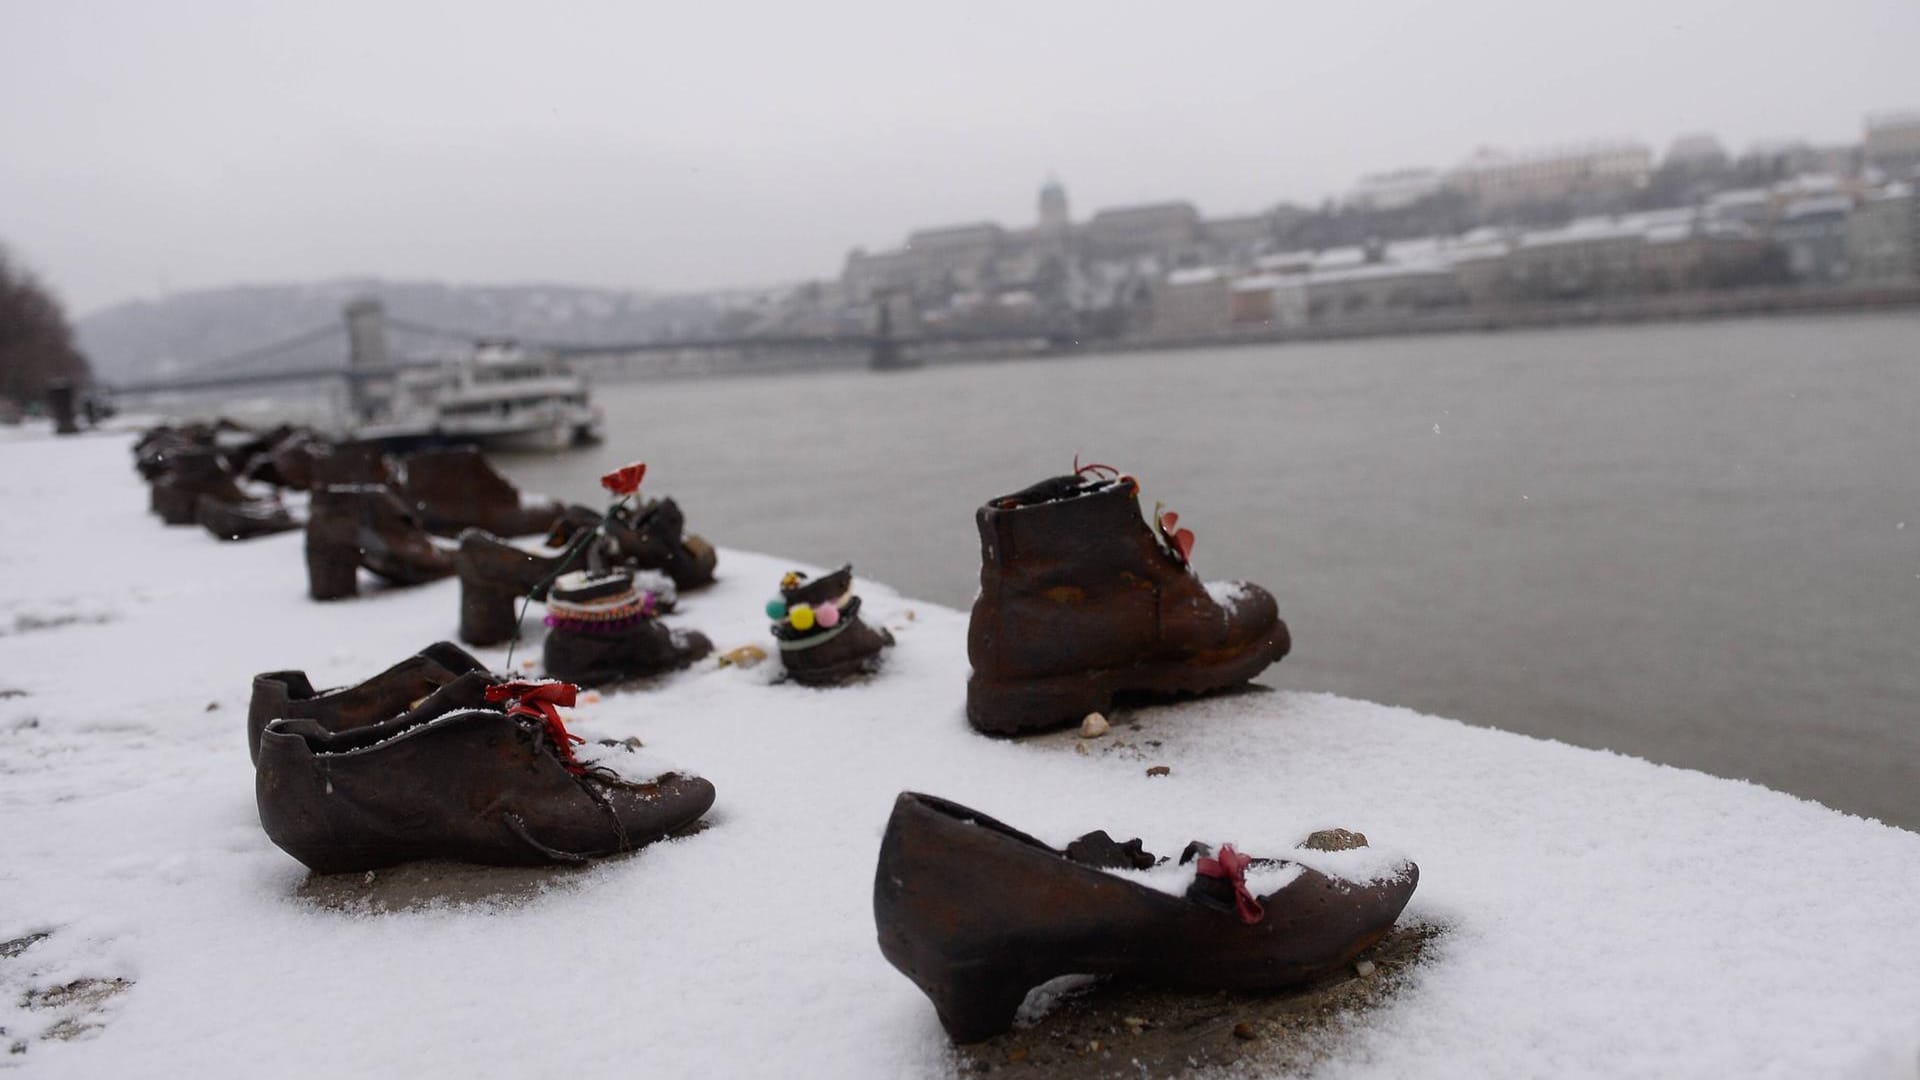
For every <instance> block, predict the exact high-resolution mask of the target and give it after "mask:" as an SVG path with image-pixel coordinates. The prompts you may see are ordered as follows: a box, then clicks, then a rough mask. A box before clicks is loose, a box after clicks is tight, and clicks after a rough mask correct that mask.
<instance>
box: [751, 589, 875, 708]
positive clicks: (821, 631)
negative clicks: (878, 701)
mask: <svg viewBox="0 0 1920 1080" xmlns="http://www.w3.org/2000/svg"><path fill="white" fill-rule="evenodd" d="M767 615H768V616H769V617H771V618H773V619H774V620H775V621H774V624H773V638H774V641H775V643H776V644H777V645H778V646H779V649H780V663H781V665H782V666H783V667H785V668H786V671H787V677H788V678H790V679H792V680H793V681H794V682H797V683H800V684H801V685H803V686H834V685H837V684H839V683H843V682H845V681H847V680H848V679H851V678H853V677H854V676H856V675H865V674H870V673H872V672H874V671H876V670H878V669H879V667H880V661H881V656H882V653H881V650H883V649H887V648H889V647H891V646H892V645H893V634H892V633H891V632H889V631H888V630H887V629H886V628H885V627H881V628H880V629H878V630H876V629H874V628H873V627H871V626H868V625H867V624H866V623H865V622H863V621H862V620H861V618H860V598H859V597H858V596H855V595H854V594H853V567H852V565H851V564H849V565H847V566H842V567H841V568H840V569H838V570H836V571H834V572H833V573H831V574H827V575H824V576H822V577H818V578H815V579H813V580H811V581H808V580H807V579H806V575H804V574H800V573H798V572H795V573H790V574H788V575H787V576H786V578H785V579H784V580H782V581H781V583H780V595H779V597H777V598H776V599H774V600H772V601H770V602H769V603H768V604H767ZM803 623H804V625H802V624H803Z"/></svg>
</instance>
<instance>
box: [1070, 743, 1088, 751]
mask: <svg viewBox="0 0 1920 1080" xmlns="http://www.w3.org/2000/svg"><path fill="white" fill-rule="evenodd" d="M1073 752H1074V753H1076V754H1084V753H1086V752H1087V744H1086V743H1083V742H1077V743H1074V744H1073Z"/></svg>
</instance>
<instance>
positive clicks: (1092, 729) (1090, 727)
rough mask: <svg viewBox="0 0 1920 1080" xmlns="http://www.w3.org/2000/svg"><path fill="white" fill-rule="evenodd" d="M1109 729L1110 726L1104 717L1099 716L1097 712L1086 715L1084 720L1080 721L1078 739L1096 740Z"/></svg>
mask: <svg viewBox="0 0 1920 1080" xmlns="http://www.w3.org/2000/svg"><path fill="white" fill-rule="evenodd" d="M1111 728H1112V725H1110V724H1108V723H1107V718H1106V717H1104V716H1101V715H1100V714H1099V713H1097V712H1090V713H1088V714H1087V716H1086V719H1084V720H1082V721H1080V737H1081V738H1083V739H1097V738H1099V737H1100V736H1102V735H1105V734H1106V733H1107V732H1108V731H1109V730H1111Z"/></svg>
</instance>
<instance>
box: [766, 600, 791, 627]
mask: <svg viewBox="0 0 1920 1080" xmlns="http://www.w3.org/2000/svg"><path fill="white" fill-rule="evenodd" d="M786 617H787V601H786V599H785V598H784V597H779V596H776V597H774V598H773V599H771V600H769V601H767V618H769V619H772V620H774V621H776V622H778V621H779V620H781V619H784V618H786Z"/></svg>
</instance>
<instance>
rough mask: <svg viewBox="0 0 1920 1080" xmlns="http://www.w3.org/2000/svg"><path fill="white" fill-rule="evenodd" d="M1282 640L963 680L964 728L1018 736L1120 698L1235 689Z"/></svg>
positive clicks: (1271, 657) (1274, 655) (1282, 649)
mask: <svg viewBox="0 0 1920 1080" xmlns="http://www.w3.org/2000/svg"><path fill="white" fill-rule="evenodd" d="M1284 641H1286V638H1285V637H1284V635H1275V636H1273V637H1269V638H1268V639H1266V640H1265V641H1261V642H1258V643H1255V644H1254V645H1251V646H1248V647H1247V648H1245V649H1241V650H1237V651H1234V652H1232V653H1228V654H1225V655H1220V656H1215V657H1212V658H1209V657H1208V655H1207V654H1201V655H1200V656H1199V657H1190V658H1188V659H1185V660H1181V661H1177V662H1168V663H1161V664H1141V665H1138V666H1135V667H1130V668H1107V669H1102V670H1095V671H1087V672H1079V673H1075V674H1072V675H1057V676H1053V677H1050V678H1041V679H1020V680H1013V681H1001V682H995V681H989V680H986V679H982V678H981V677H980V675H979V674H978V673H977V672H976V673H975V674H974V675H972V676H971V677H969V678H968V680H967V722H968V723H969V724H972V725H973V727H974V730H976V731H981V732H985V733H987V734H989V735H1019V734H1024V733H1027V732H1036V731H1045V730H1049V729H1052V728H1059V727H1066V726H1067V725H1069V724H1078V723H1079V722H1080V721H1081V720H1082V719H1084V718H1085V717H1086V715H1087V714H1088V713H1091V712H1099V713H1104V712H1107V711H1109V710H1111V709H1112V708H1113V699H1114V697H1115V696H1116V695H1118V694H1123V693H1135V694H1148V695H1152V696H1155V697H1192V696H1197V695H1200V694H1208V693H1212V692H1214V691H1217V690H1225V689H1227V688H1228V687H1232V686H1238V685H1240V684H1241V683H1244V682H1246V681H1247V680H1249V679H1251V678H1253V677H1254V676H1256V675H1258V674H1260V673H1261V672H1262V671H1265V670H1266V669H1267V668H1268V667H1270V666H1271V665H1272V664H1273V663H1274V662H1276V661H1278V660H1280V659H1281V658H1282V657H1284V656H1286V654H1287V651H1288V649H1287V646H1286V645H1284V644H1282V642H1284Z"/></svg>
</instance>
